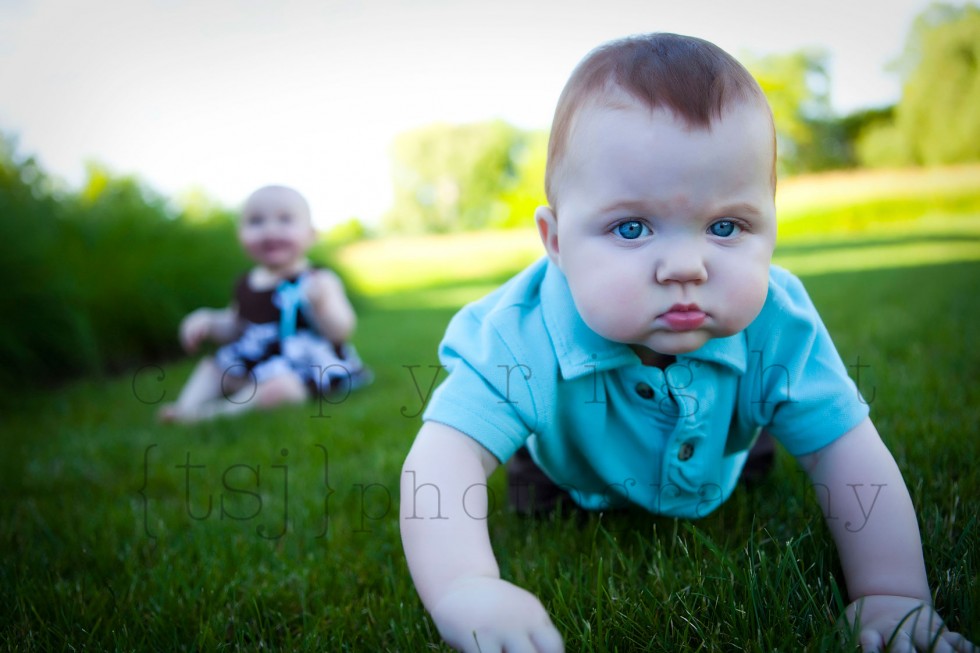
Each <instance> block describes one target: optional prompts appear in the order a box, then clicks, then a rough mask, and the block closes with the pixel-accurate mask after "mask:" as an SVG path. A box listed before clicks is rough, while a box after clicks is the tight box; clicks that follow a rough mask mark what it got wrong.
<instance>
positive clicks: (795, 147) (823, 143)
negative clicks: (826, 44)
mask: <svg viewBox="0 0 980 653" xmlns="http://www.w3.org/2000/svg"><path fill="white" fill-rule="evenodd" d="M743 60H745V61H746V62H747V67H748V68H749V70H750V71H751V72H752V74H753V76H755V78H756V80H758V82H759V85H760V86H761V87H762V90H763V92H764V93H765V94H766V98H767V99H768V100H769V104H770V106H771V107H772V112H773V117H774V119H775V122H776V140H777V144H778V147H777V149H778V154H779V159H778V162H777V167H778V171H779V173H780V174H794V173H798V172H805V171H813V170H825V169H828V168H837V167H841V166H844V165H848V164H849V163H850V161H851V159H852V157H851V153H850V147H849V142H848V138H847V130H846V129H845V126H844V125H843V124H842V123H841V121H840V120H838V119H837V118H835V117H834V115H833V112H832V110H831V107H830V76H829V74H828V72H827V53H826V52H824V51H823V50H799V51H796V52H791V53H789V54H770V55H766V56H764V57H752V56H751V55H749V56H746V57H743Z"/></svg>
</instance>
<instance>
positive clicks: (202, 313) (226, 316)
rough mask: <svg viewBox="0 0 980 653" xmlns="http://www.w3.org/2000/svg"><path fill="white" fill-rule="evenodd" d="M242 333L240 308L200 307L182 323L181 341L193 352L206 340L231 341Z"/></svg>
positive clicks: (222, 342)
mask: <svg viewBox="0 0 980 653" xmlns="http://www.w3.org/2000/svg"><path fill="white" fill-rule="evenodd" d="M239 333H241V324H240V323H239V320H238V310H237V309H236V308H235V307H234V306H229V307H228V308H199V309H197V310H196V311H193V312H192V313H190V314H188V315H187V317H185V318H184V319H183V320H182V321H181V323H180V343H181V344H182V345H183V346H184V349H185V350H186V351H187V352H188V353H190V354H193V353H194V352H195V351H197V348H198V347H200V346H201V342H203V341H204V340H213V341H214V342H217V343H219V344H224V343H226V342H231V341H232V340H234V339H235V338H236V337H238V335H239Z"/></svg>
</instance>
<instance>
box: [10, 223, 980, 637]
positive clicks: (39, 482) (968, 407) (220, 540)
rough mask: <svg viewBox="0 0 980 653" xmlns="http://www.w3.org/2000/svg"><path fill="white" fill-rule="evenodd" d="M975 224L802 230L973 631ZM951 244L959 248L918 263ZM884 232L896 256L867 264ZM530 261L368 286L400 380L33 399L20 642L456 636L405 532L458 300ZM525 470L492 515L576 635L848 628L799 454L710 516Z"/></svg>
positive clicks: (368, 340) (811, 273)
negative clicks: (661, 509) (438, 368)
mask: <svg viewBox="0 0 980 653" xmlns="http://www.w3.org/2000/svg"><path fill="white" fill-rule="evenodd" d="M976 227H977V220H976V217H971V216H969V215H965V216H962V217H961V219H954V218H951V217H949V216H946V217H945V218H942V219H939V218H929V217H925V218H923V219H922V221H921V222H915V223H914V225H913V224H907V225H905V226H904V227H903V228H901V229H900V230H899V232H898V233H888V232H887V230H886V231H884V232H883V231H880V230H874V229H872V230H870V231H865V232H862V233H853V232H851V233H849V234H847V235H846V236H844V235H834V234H829V235H826V236H822V237H821V238H820V239H810V240H807V239H803V238H802V237H797V238H791V239H788V240H787V241H785V242H784V243H782V244H781V246H780V256H785V258H784V259H783V262H785V263H786V264H787V265H789V266H790V267H791V268H792V267H793V266H794V263H796V264H799V265H800V268H801V269H800V270H799V271H800V272H803V273H805V274H804V281H805V282H806V283H807V287H808V288H809V290H810V293H811V295H812V297H813V299H814V301H815V303H816V304H817V306H818V308H819V309H820V310H821V313H822V315H823V317H824V320H825V322H826V323H827V324H828V327H829V328H830V330H831V333H832V334H833V335H834V336H835V340H836V342H837V344H838V348H839V350H840V352H841V355H842V356H843V358H844V360H845V362H846V363H847V364H848V365H854V366H857V365H861V366H864V367H861V368H860V369H861V379H860V384H861V387H862V390H863V391H864V394H865V396H866V397H868V398H869V399H871V400H872V401H871V403H872V406H871V407H872V417H873V419H874V420H875V422H876V424H877V426H878V428H879V431H880V432H881V433H882V436H883V437H884V439H885V440H886V442H887V443H888V445H889V446H890V448H891V449H892V451H893V452H894V454H895V456H896V458H897V460H898V462H899V465H900V466H901V468H902V469H903V471H904V473H905V476H906V480H907V482H908V485H909V488H910V490H911V493H912V496H913V500H914V501H915V504H916V506H917V507H918V514H919V520H920V524H921V528H922V537H923V540H924V551H925V555H926V562H927V566H928V571H929V578H930V582H931V585H932V588H933V590H934V593H935V597H936V602H937V604H938V606H939V608H940V610H941V611H942V613H943V614H944V616H945V617H946V618H947V619H948V621H949V622H950V623H951V625H952V626H953V627H954V628H958V629H962V630H965V631H966V632H968V633H969V634H971V635H972V637H973V638H974V639H976V638H978V637H980V626H978V625H980V577H978V575H980V523H978V517H977V506H978V504H977V497H980V472H978V471H977V467H976V461H977V460H980V439H978V438H977V424H980V397H978V386H977V378H978V377H980V348H978V347H976V345H975V342H974V341H973V337H974V336H975V334H976V325H977V324H978V323H980V304H978V302H977V301H976V298H977V295H978V292H977V291H978V289H980V284H978V281H980V252H978V251H977V247H976V243H977V240H976V236H975V234H976V231H977V229H976ZM917 230H918V231H917ZM926 233H928V234H931V236H930V238H931V239H926V238H922V239H917V235H921V234H926ZM937 242H941V243H945V244H951V247H953V249H956V248H959V249H956V251H957V252H960V253H961V255H960V256H957V257H956V258H955V259H951V261H947V262H942V261H941V260H936V259H935V257H934V255H932V254H930V255H929V256H925V255H923V257H922V258H921V259H920V260H915V259H914V256H915V251H919V252H920V253H921V252H922V251H925V250H927V249H928V248H929V247H932V246H934V245H935V244H936V243H937ZM916 244H918V245H921V246H923V247H925V249H919V250H915V247H916ZM896 247H897V249H895V248H896ZM909 247H911V248H912V250H909V249H908V248H909ZM903 248H905V249H903ZM873 251H878V252H879V253H881V252H885V253H889V255H887V256H886V255H882V256H878V258H875V259H874V260H873V262H872V263H869V262H868V261H869V259H868V256H869V252H873ZM950 251H952V250H950ZM963 252H965V253H963ZM901 257H906V259H905V260H903V259H902V258H901ZM908 257H912V259H913V260H911V262H910V261H909V260H908ZM940 259H941V257H940ZM820 260H825V261H826V260H829V261H831V262H834V261H836V262H834V263H833V264H828V265H825V266H824V268H823V269H820V267H819V265H818V263H819V261H820ZM806 261H808V262H809V263H806V264H804V262H806ZM807 265H810V266H811V267H806V266H807ZM509 272H510V271H509V270H506V269H497V268H495V267H494V266H493V265H490V264H489V263H487V266H486V268H485V269H483V272H482V273H481V274H479V275H472V276H470V277H465V276H464V277H460V278H456V279H454V280H453V281H451V282H450V281H443V282H441V283H440V282H438V281H437V280H435V279H433V280H430V281H429V282H428V283H429V285H428V286H427V287H425V288H422V289H417V290H413V289H409V288H405V287H402V288H400V289H399V290H398V292H397V293H394V294H388V295H384V294H382V293H381V292H380V291H378V292H376V293H374V294H373V295H370V296H369V297H368V298H367V299H366V300H365V304H364V306H363V308H362V314H361V325H360V331H359V335H358V340H357V342H358V346H359V348H360V351H361V354H362V356H363V357H364V358H365V360H367V361H369V363H370V364H371V365H372V367H373V368H374V370H375V372H376V375H377V379H376V381H375V383H374V385H372V386H371V387H370V388H367V389H365V390H362V391H360V392H357V393H355V394H353V395H351V396H350V397H349V398H347V399H345V400H343V401H338V403H336V404H333V405H331V404H323V405H321V406H317V405H315V404H309V405H305V406H302V407H299V408H289V409H282V410H276V411H273V412H269V413H265V414H250V415H247V416H244V417H242V418H240V419H236V420H221V421H215V422H212V423H208V424H201V425H195V426H178V427H161V426H158V425H156V424H155V422H154V420H153V415H154V411H155V408H156V406H155V403H154V402H156V401H157V400H159V399H160V398H161V397H162V396H163V393H166V397H168V398H169V397H173V396H174V395H175V394H176V393H177V392H178V390H179V388H180V385H181V383H182V381H183V380H184V378H186V375H187V374H188V373H189V371H190V366H191V363H190V362H183V363H180V364H173V365H165V366H164V367H163V368H144V369H142V370H134V371H133V372H131V373H130V374H127V375H124V376H120V377H116V378H111V379H103V380H89V381H84V382H79V383H73V384H71V385H68V386H66V387H63V388H61V389H59V390H55V391H50V392H46V393H41V394H36V395H33V396H30V397H20V398H19V399H18V405H17V406H16V408H14V409H10V410H7V412H5V413H4V414H3V415H2V416H0V420H2V422H0V446H2V451H3V455H2V456H0V507H2V512H0V552H2V556H3V558H2V560H3V562H2V563H0V624H2V625H0V646H2V647H4V648H6V649H10V650H14V649H16V650H26V651H48V650H66V649H67V650H81V649H90V650H168V651H170V650H173V651H177V650H219V649H224V650H258V649H265V650H284V651H285V650H318V651H389V650H390V651H420V650H432V649H436V650H439V645H438V644H437V642H438V635H437V633H436V631H435V629H434V627H433V625H432V623H431V621H429V619H428V617H427V615H426V614H425V612H424V610H423V609H422V607H421V605H420V603H419V601H418V598H417V596H416V594H415V591H414V589H413V587H412V584H411V581H410V578H409V575H408V571H407V568H406V566H405V562H404V558H403V555H402V552H401V545H400V541H399V537H398V520H397V502H398V497H397V487H398V480H399V478H398V475H399V470H400V466H401V462H402V460H403V458H404V456H405V454H406V452H407V451H408V448H409V446H410V445H411V442H412V439H413V437H414V435H415V432H416V431H417V429H418V427H419V418H418V417H417V413H418V411H419V409H420V406H421V397H420V390H419V388H421V392H422V394H425V393H426V390H427V388H428V387H429V384H430V382H431V380H432V378H433V377H432V374H433V371H434V370H433V368H430V367H429V366H430V365H436V364H437V360H436V354H435V352H436V345H437V343H438V340H439V338H440V337H441V334H442V332H443V329H444V327H445V324H446V322H447V321H448V319H449V318H450V316H451V315H452V313H453V306H452V305H458V304H459V302H461V301H464V300H466V299H469V298H471V297H473V296H475V295H478V294H479V293H481V292H483V291H484V289H485V288H487V287H489V286H492V285H493V284H494V283H496V282H497V281H498V280H499V279H501V278H503V277H505V276H506V274H508V273H509ZM412 366H416V367H412ZM854 369H855V370H857V368H856V367H855V368H854ZM413 374H414V375H415V376H414V377H413ZM188 465H191V466H190V467H189V466H188ZM503 481H504V479H503V478H502V476H501V474H500V473H498V474H497V475H495V476H494V477H493V479H492V480H491V489H492V491H493V493H494V496H495V497H496V498H497V501H496V508H495V510H494V512H493V514H492V515H491V517H490V528H491V532H492V537H493V540H494V545H495V550H496V552H497V555H498V558H499V561H500V564H501V569H502V573H503V574H504V576H505V577H506V578H508V579H511V580H513V581H514V582H516V583H518V584H520V585H522V586H524V587H526V588H527V589H529V590H530V591H532V592H534V593H536V594H537V595H538V596H540V597H541V599H542V600H543V602H544V603H545V605H546V606H547V607H548V608H549V610H550V612H551V614H552V616H553V618H554V620H555V623H556V624H557V626H558V628H559V630H560V631H561V632H562V633H563V635H564V637H565V639H566V648H567V650H569V651H617V650H618V651H632V650H654V651H660V650H663V651H699V650H752V651H771V650H782V651H795V650H801V649H810V650H836V649H837V647H838V645H837V643H836V640H835V639H834V626H833V624H834V621H835V619H836V618H837V616H838V615H839V613H840V610H841V608H842V606H843V604H844V599H843V598H842V595H843V594H844V592H845V589H844V588H843V579H842V577H841V575H840V572H839V568H838V565H837V562H836V555H835V552H834V549H833V546H832V543H831V541H830V539H829V536H828V533H827V530H826V528H825V527H824V525H823V523H822V519H821V517H820V514H819V510H818V509H817V507H816V504H815V501H814V499H813V498H812V496H811V495H810V493H809V491H808V490H807V488H806V482H805V480H804V478H803V476H802V474H801V472H800V471H799V470H798V469H797V468H796V466H795V463H794V462H793V461H792V460H791V459H790V458H789V457H788V456H786V455H782V456H781V457H780V458H779V460H778V465H777V469H776V470H775V472H774V473H773V474H772V475H771V476H770V477H769V478H768V479H767V480H766V481H764V482H763V483H762V484H761V485H759V486H757V487H753V488H751V489H746V488H739V489H738V490H737V491H736V493H735V495H734V496H733V498H732V499H731V500H730V501H729V502H728V503H726V504H725V505H724V506H723V507H722V508H721V509H720V510H718V511H717V512H716V513H714V514H712V515H710V516H709V517H707V518H706V519H703V520H701V521H698V522H694V523H687V522H682V521H677V520H672V519H665V518H658V517H652V516H650V515H647V514H644V513H641V512H634V511H627V512H621V513H606V514H597V515H592V516H589V517H588V518H585V519H574V518H567V519H563V518H549V519H543V520H537V521H535V520H527V519H522V518H519V517H517V516H516V515H514V514H513V513H511V512H510V511H508V510H507V508H506V506H505V505H504V504H505V501H504V500H503V497H504V496H505V487H504V484H503ZM209 497H210V501H211V504H210V513H209V512H208V510H209V503H208V501H209ZM222 501H223V503H222ZM287 513H288V514H287ZM283 524H286V530H285V533H284V534H282V535H281V536H278V537H277V535H278V533H279V531H280V530H281V529H282V527H283Z"/></svg>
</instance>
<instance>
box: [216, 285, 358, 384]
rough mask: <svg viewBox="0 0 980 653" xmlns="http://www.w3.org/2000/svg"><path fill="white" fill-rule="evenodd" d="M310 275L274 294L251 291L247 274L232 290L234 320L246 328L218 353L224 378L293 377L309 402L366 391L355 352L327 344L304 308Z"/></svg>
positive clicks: (342, 345)
mask: <svg viewBox="0 0 980 653" xmlns="http://www.w3.org/2000/svg"><path fill="white" fill-rule="evenodd" d="M311 272H312V271H311V270H307V271H305V272H303V273H301V274H299V275H298V276H296V277H293V278H291V279H287V280H286V281H284V282H283V283H282V284H280V285H279V286H278V287H276V288H270V289H268V290H253V289H252V288H251V287H249V283H248V277H249V275H248V274H245V275H243V276H242V277H241V278H240V279H239V280H238V281H237V283H236V284H235V302H236V303H237V305H238V316H239V318H240V319H241V320H242V321H243V322H244V323H245V328H244V331H243V332H242V335H241V336H240V337H239V338H238V340H236V341H234V342H231V343H229V344H227V345H224V346H222V347H220V348H219V349H218V351H217V353H216V354H215V360H216V362H217V364H218V366H219V367H220V369H221V370H222V372H223V373H224V374H226V375H227V376H229V377H234V378H237V379H241V378H245V377H249V378H250V380H251V381H252V382H254V383H261V382H263V381H265V380H268V379H271V378H273V377H276V376H279V375H281V374H285V373H289V372H292V373H293V374H296V375H297V376H299V378H300V379H301V380H302V381H303V383H304V384H305V385H306V386H307V389H308V390H309V391H310V393H311V396H317V395H326V394H330V393H337V392H348V391H350V390H351V389H353V388H356V387H359V386H362V385H365V384H366V383H367V382H369V380H370V372H369V371H368V370H367V369H366V368H365V367H364V364H363V363H362V362H361V359H360V358H359V357H358V355H357V352H356V351H355V350H354V346H353V345H351V344H349V343H332V342H330V341H328V340H326V339H325V338H323V336H321V335H320V334H319V333H318V332H317V331H316V327H315V325H314V323H313V320H312V318H311V317H310V316H308V315H307V314H306V313H307V310H308V309H307V307H306V304H305V302H304V301H302V300H301V298H302V297H304V296H305V293H304V284H305V283H307V281H308V279H309V275H310V273H311Z"/></svg>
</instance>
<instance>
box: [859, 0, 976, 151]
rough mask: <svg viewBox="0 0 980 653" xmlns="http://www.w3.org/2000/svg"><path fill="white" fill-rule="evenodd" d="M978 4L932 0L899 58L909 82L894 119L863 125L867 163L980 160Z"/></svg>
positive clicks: (899, 66)
mask: <svg viewBox="0 0 980 653" xmlns="http://www.w3.org/2000/svg"><path fill="white" fill-rule="evenodd" d="M978 59H980V8H978V7H976V6H974V5H965V6H962V7H955V6H952V5H948V4H944V3H934V4H932V5H930V6H929V8H928V9H926V10H925V11H924V12H923V13H922V14H920V15H919V16H918V17H917V18H916V20H915V22H914V23H913V25H912V28H911V30H910V31H909V36H908V39H907V41H906V45H905V51H904V53H903V54H902V56H901V57H900V58H899V59H898V61H897V62H896V64H895V68H896V70H897V72H898V73H899V74H900V75H901V76H902V79H903V80H904V84H903V88H902V99H901V100H900V101H899V103H898V105H897V106H896V107H895V111H894V118H893V119H891V120H888V119H885V120H881V121H879V122H877V123H875V124H871V125H869V126H868V128H867V129H865V130H863V131H862V133H861V134H860V136H859V137H858V141H857V152H858V158H859V160H860V161H861V162H862V163H864V164H865V165H871V166H889V165H909V164H916V165H923V164H924V165H937V164H947V163H961V162H965V161H977V160H980V111H978V110H977V107H978V106H980V66H978Z"/></svg>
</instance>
